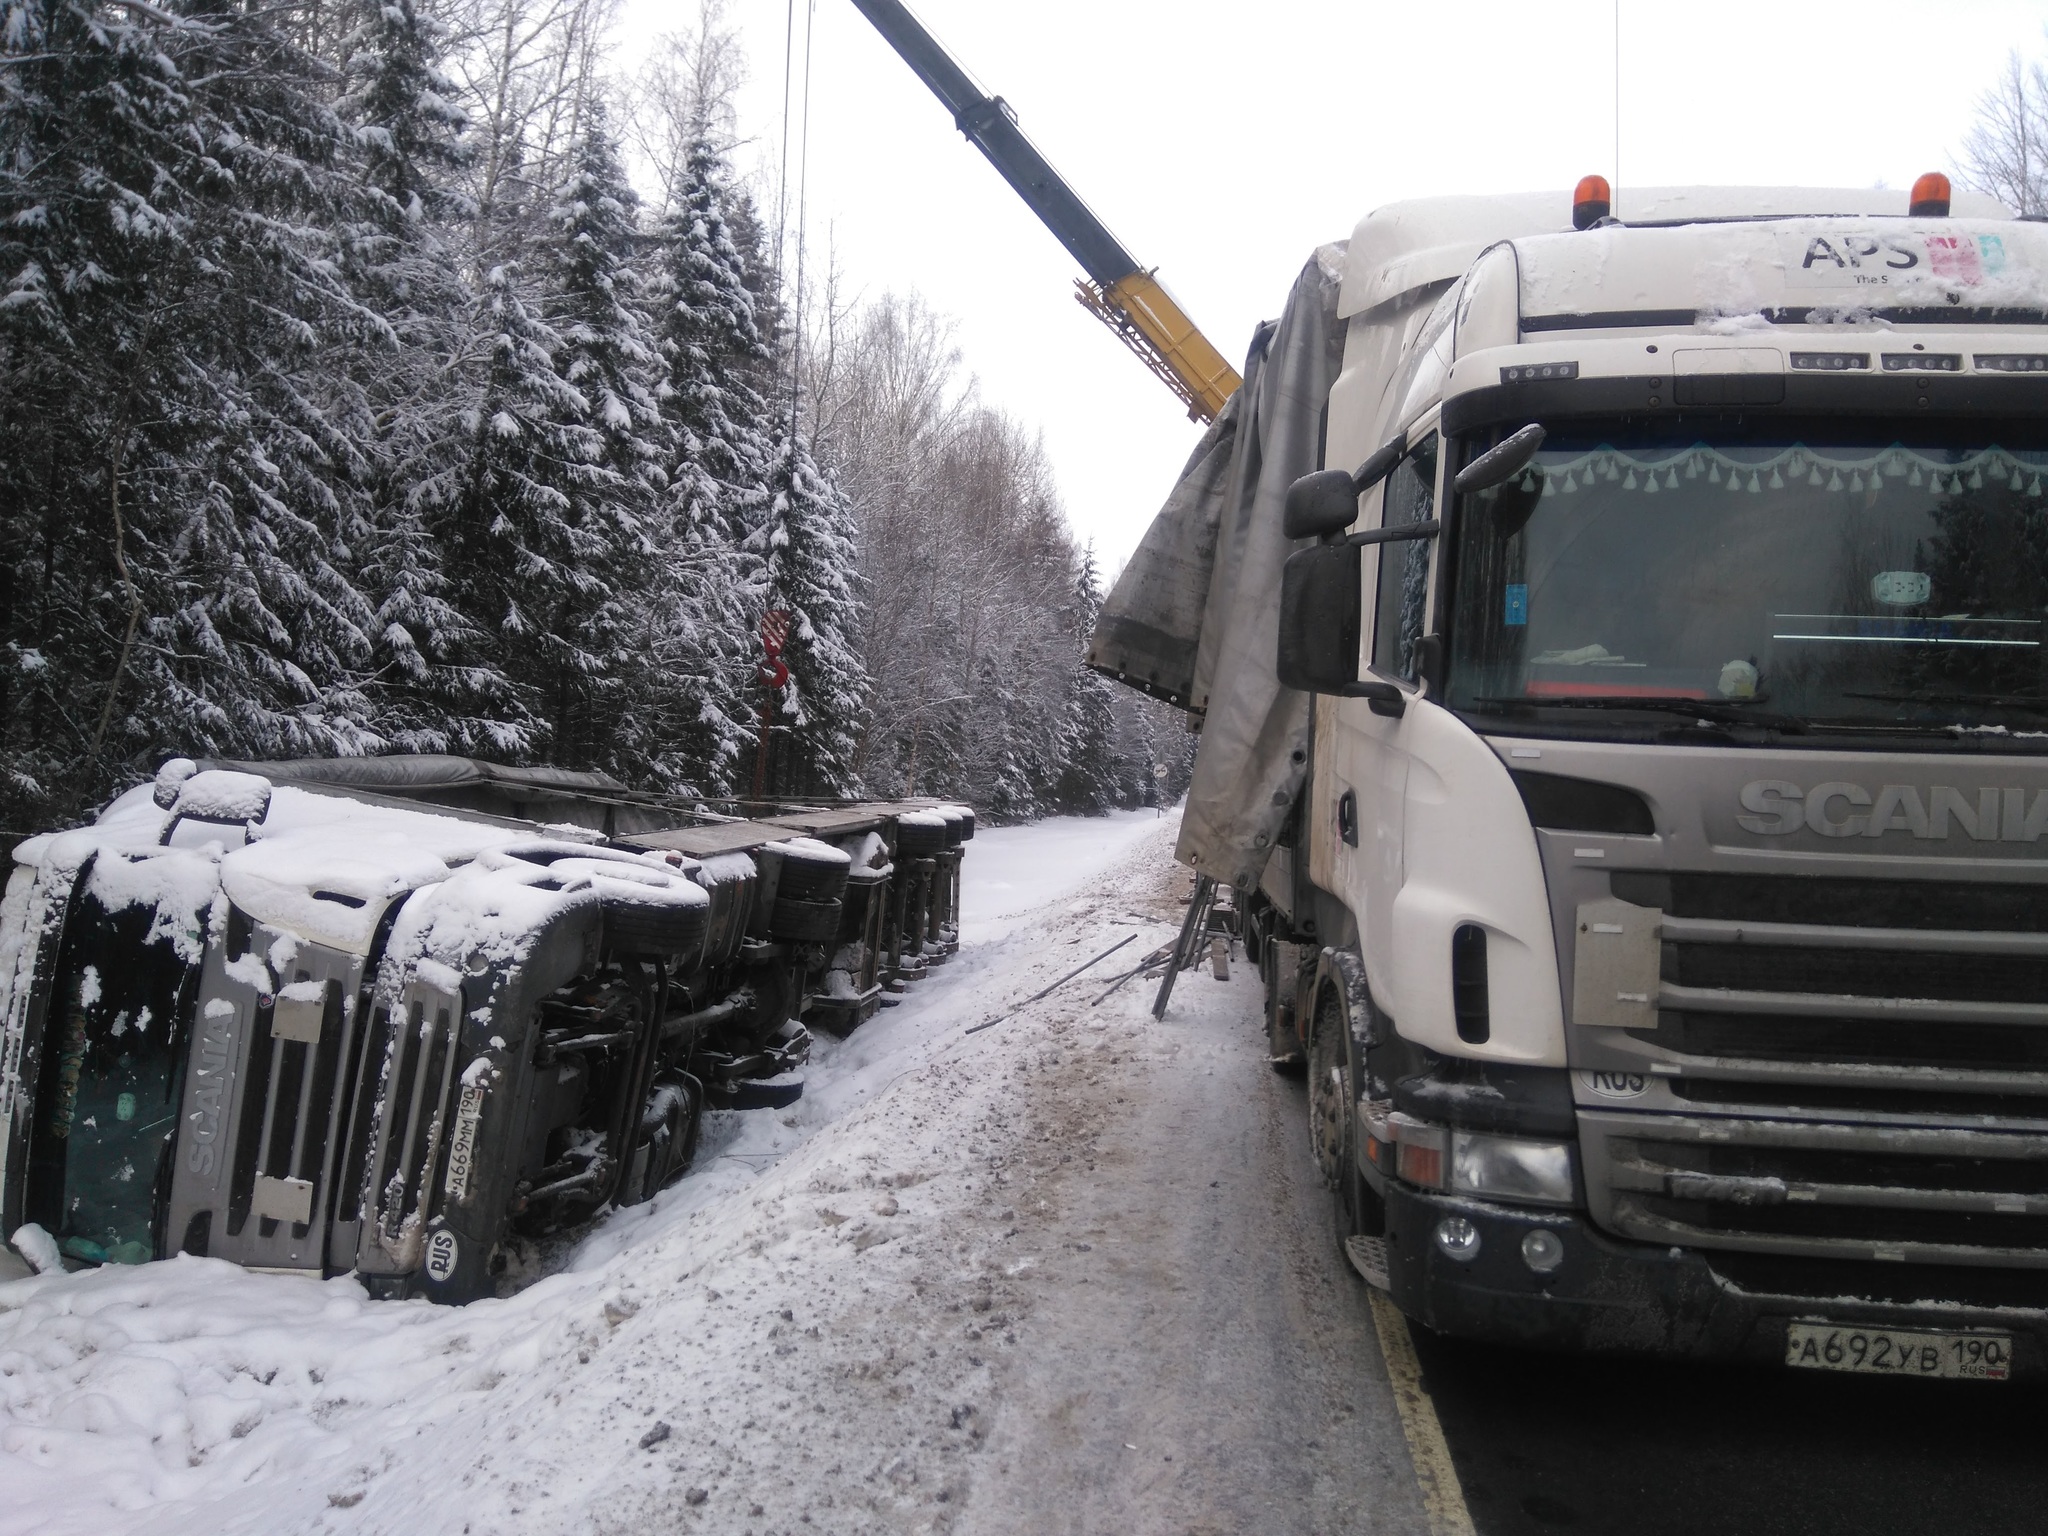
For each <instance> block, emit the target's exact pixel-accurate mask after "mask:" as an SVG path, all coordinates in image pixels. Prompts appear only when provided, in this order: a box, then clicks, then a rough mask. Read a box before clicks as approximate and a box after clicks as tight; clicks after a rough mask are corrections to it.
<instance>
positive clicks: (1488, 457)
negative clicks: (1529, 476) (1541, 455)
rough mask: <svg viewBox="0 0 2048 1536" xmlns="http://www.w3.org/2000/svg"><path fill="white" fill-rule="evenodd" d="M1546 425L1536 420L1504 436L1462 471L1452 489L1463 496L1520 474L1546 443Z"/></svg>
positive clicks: (1452, 484)
mask: <svg viewBox="0 0 2048 1536" xmlns="http://www.w3.org/2000/svg"><path fill="white" fill-rule="evenodd" d="M1543 436H1544V434H1543V428H1542V427H1541V426H1540V425H1538V424H1537V423H1535V422H1531V423H1530V424H1529V425H1528V426H1526V427H1524V428H1522V430H1521V431H1519V432H1517V433H1516V434H1515V435H1514V436H1513V437H1509V438H1504V439H1503V440H1502V441H1500V442H1498V443H1496V444H1494V445H1493V446H1492V447H1491V448H1489V449H1487V450H1486V452H1484V453H1482V454H1481V455H1479V457H1478V458H1476V459H1474V460H1473V461H1472V462H1471V463H1470V464H1467V465H1466V466H1465V467H1464V468H1463V469H1461V470H1459V471H1458V478H1457V479H1455V480H1453V481H1452V482H1451V488H1452V489H1453V490H1455V491H1456V492H1457V493H1458V494H1459V495H1461V496H1467V495H1470V494H1471V493H1472V492H1474V491H1483V490H1486V489H1488V488H1489V487H1492V486H1496V485H1499V484H1500V483H1501V482H1502V481H1503V480H1506V479H1509V478H1511V477H1512V476H1515V475H1519V474H1520V473H1521V472H1522V471H1523V470H1525V469H1527V468H1528V467H1529V461H1530V460H1531V459H1533V458H1535V457H1536V450H1537V449H1538V448H1541V447H1542V446H1543Z"/></svg>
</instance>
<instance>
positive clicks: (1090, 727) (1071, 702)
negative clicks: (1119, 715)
mask: <svg viewBox="0 0 2048 1536" xmlns="http://www.w3.org/2000/svg"><path fill="white" fill-rule="evenodd" d="M1101 609H1102V594H1101V593H1100V592H1099V591H1098V590H1097V587H1096V575H1095V551H1094V550H1093V549H1092V548H1091V549H1085V550H1083V551H1082V553H1081V559H1080V564H1079V568H1078V569H1077V570H1076V571H1075V573H1074V594H1073V612H1072V615H1071V619H1070V624H1071V633H1072V635H1073V637H1074V638H1073V660H1072V662H1071V670H1070V672H1069V679H1068V683H1067V699H1066V709H1065V712H1064V713H1065V719H1064V720H1063V721H1062V722H1061V723H1062V725H1063V727H1064V729H1063V730H1062V731H1061V733H1060V734H1061V754H1060V755H1061V763H1060V775H1059V786H1058V789H1057V791H1056V797H1057V800H1058V803H1059V806H1060V809H1061V810H1064V811H1068V812H1071V813H1074V814H1078V815H1082V816H1099V815H1101V814H1102V813H1103V812H1105V811H1108V810H1110V809H1111V808H1113V807H1114V806H1116V805H1117V804H1119V803H1120V802H1121V801H1122V799H1123V793H1122V784H1121V779H1122V764H1121V763H1120V762H1119V760H1118V756H1117V739H1116V738H1117V722H1116V700H1115V697H1114V694H1113V692H1112V690H1114V689H1115V688H1116V684H1114V683H1112V682H1111V681H1110V680H1109V679H1108V678H1106V677H1104V676H1103V675H1102V674H1101V673H1099V672H1095V671H1091V670H1090V669H1089V668H1088V666H1087V665H1086V664H1085V662H1084V661H1083V660H1082V657H1083V656H1084V655H1085V654H1086V651H1087V646H1088V640H1089V637H1090V636H1091V635H1093V634H1094V632H1095V618H1096V615H1097V614H1098V613H1099V612H1100V611H1101Z"/></svg>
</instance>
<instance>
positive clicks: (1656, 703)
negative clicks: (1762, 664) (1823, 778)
mask: <svg viewBox="0 0 2048 1536" xmlns="http://www.w3.org/2000/svg"><path fill="white" fill-rule="evenodd" d="M1472 702H1473V703H1474V704H1479V705H1488V706H1492V707H1495V708H1500V707H1505V706H1519V707H1521V708H1524V709H1539V708H1550V707H1553V706H1554V707H1556V708H1558V709H1643V710H1650V711H1652V712H1654V713H1658V714H1666V715H1690V716H1691V717H1692V718H1693V719H1695V720H1710V721H1712V722H1713V723H1714V724H1716V725H1754V726H1760V727H1762V728H1764V729H1766V730H1775V731H1795V732H1796V731H1804V730H1805V729H1806V728H1807V727H1806V722H1805V721H1804V720H1801V719H1800V718H1799V717H1798V716H1796V715H1767V714H1757V713H1755V712H1754V711H1753V710H1752V709H1751V708H1750V706H1748V705H1746V704H1736V703H1732V702H1730V701H1727V700H1720V699H1671V698H1659V697H1656V696H1654V695H1651V696H1632V695H1629V694H1622V693H1616V694H1609V693H1560V694H1540V695H1535V696H1530V695H1520V694H1517V695H1508V696H1505V697H1497V698H1481V699H1474V700H1473V701H1472ZM1756 702H1757V703H1762V702H1764V701H1763V700H1761V699H1759V700H1757V701H1756Z"/></svg>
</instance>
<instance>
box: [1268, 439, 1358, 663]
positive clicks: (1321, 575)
mask: <svg viewBox="0 0 2048 1536" xmlns="http://www.w3.org/2000/svg"><path fill="white" fill-rule="evenodd" d="M1338 473H1340V474H1341V473H1343V472H1342V471H1341V470H1340V471H1338ZM1345 478H1346V479H1347V480H1348V479H1349V478H1350V477H1349V476H1348V475H1347V476H1346V477H1345ZM1360 575H1361V570H1360V565H1359V546H1358V545H1356V544H1349V543H1346V544H1318V545H1317V546H1316V547H1315V548H1314V549H1304V550H1300V551H1297V552H1296V553H1295V554H1292V555H1289V556H1288V557H1287V564H1286V565H1284V566H1282V567H1281V570H1280V655H1279V658H1278V665H1277V666H1276V668H1275V670H1276V671H1277V672H1278V674H1279V677H1280V684H1281V686H1282V687H1285V688H1299V689H1301V690H1302V691H1303V692H1305V693H1335V692H1336V691H1337V690H1338V689H1340V688H1342V687H1343V686H1344V685H1345V684H1346V683H1351V682H1356V681H1357V680H1358V640H1359V631H1360V626H1361V624H1362V622H1363V617H1364V614H1363V600H1362V596H1361V590H1360Z"/></svg>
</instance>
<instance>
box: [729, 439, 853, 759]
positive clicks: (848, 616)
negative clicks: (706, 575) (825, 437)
mask: <svg viewBox="0 0 2048 1536" xmlns="http://www.w3.org/2000/svg"><path fill="white" fill-rule="evenodd" d="M774 451H775V461H774V468H773V471H772V473H771V476H770V479H769V493H770V495H769V503H768V509H767V516H766V518H765V520H764V521H763V522H762V524H761V526H760V527H759V528H757V529H756V530H755V531H754V533H753V534H752V535H751V537H750V538H749V540H748V547H749V549H750V551H751V552H754V553H757V554H758V555H759V556H760V558H761V562H762V566H763V572H764V580H763V587H764V590H765V592H766V602H767V606H768V608H770V609H771V610H773V609H781V610H783V611H786V612H787V613H788V614H789V615H790V623H789V639H788V644H787V647H786V648H785V650H784V652H783V658H782V659H783V662H784V663H785V665H787V666H788V668H789V674H790V675H789V682H788V684H787V685H786V686H784V687H783V688H782V689H781V691H780V697H779V698H778V699H777V701H776V712H777V724H778V725H779V726H780V727H782V729H781V730H780V731H779V732H778V733H777V737H776V740H775V742H774V744H773V752H772V757H771V776H770V781H769V788H770V792H771V793H779V794H786V795H851V794H857V793H859V792H860V778H859V774H858V772H857V770H856V769H855V766H854V760H855V757H856V756H857V754H858V752H859V743H860V736H861V733H862V732H863V731H864V730H865V729H866V726H867V708H868V702H867V701H868V671H867V666H866V664H865V663H864V662H862V660H861V656H860V646H859V625H860V599H859V594H858V593H857V591H856V588H855V583H856V581H857V580H858V577H857V574H856V573H857V560H858V555H857V552H856V549H855V544H854V540H855V536H856V530H855V528H854V522H853V508H852V507H851V506H850V505H849V504H848V502H847V500H846V498H845V496H843V495H842V494H841V493H840V492H839V490H838V488H837V487H836V486H834V485H832V484H831V483H830V482H829V481H827V480H826V479H825V478H824V476H823V475H821V474H820V473H819V472H818V467H817V465H816V464H814V463H813V462H812V461H811V456H810V452H809V450H807V449H806V448H805V447H804V445H803V442H802V440H801V439H800V438H797V437H794V436H792V435H791V434H790V433H789V432H788V430H787V429H786V428H785V429H784V430H783V431H781V432H780V433H779V434H778V441H777V442H776V445H775V450H774Z"/></svg>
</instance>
